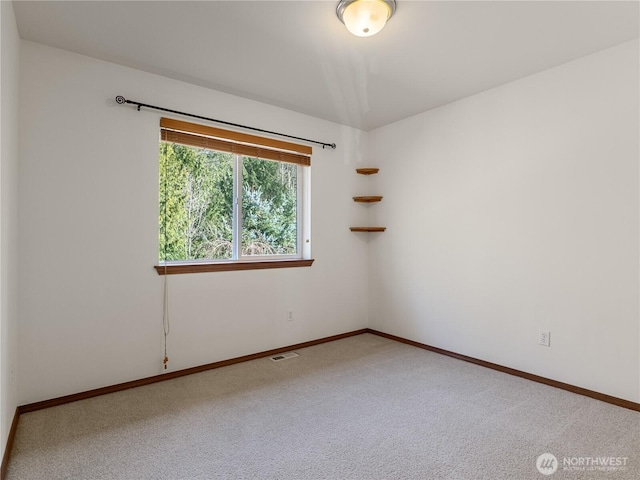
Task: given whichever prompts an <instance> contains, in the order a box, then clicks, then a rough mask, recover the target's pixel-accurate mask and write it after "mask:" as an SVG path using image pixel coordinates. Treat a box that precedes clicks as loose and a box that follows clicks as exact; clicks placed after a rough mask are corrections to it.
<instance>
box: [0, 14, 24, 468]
mask: <svg viewBox="0 0 640 480" xmlns="http://www.w3.org/2000/svg"><path fill="white" fill-rule="evenodd" d="M0 29H1V34H0V110H1V112H2V114H1V116H0V392H1V394H0V432H1V434H0V455H2V454H3V453H4V450H5V446H6V442H7V437H8V434H9V429H10V428H11V422H12V421H13V416H14V413H15V410H16V406H17V405H18V403H17V402H18V398H17V382H16V379H15V378H14V376H13V374H14V369H15V366H16V361H17V347H18V345H17V344H18V341H17V332H18V330H17V322H18V312H17V307H18V302H17V283H18V270H17V257H18V241H17V240H18V218H17V214H18V204H17V201H18V72H19V53H20V52H19V51H20V38H19V37H18V30H17V28H16V21H15V16H14V14H13V4H12V3H11V2H0Z"/></svg>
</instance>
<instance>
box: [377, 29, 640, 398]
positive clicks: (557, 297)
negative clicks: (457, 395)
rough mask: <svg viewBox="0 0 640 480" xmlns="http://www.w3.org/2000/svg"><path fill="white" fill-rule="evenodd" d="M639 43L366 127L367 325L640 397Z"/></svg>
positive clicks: (563, 378)
mask: <svg viewBox="0 0 640 480" xmlns="http://www.w3.org/2000/svg"><path fill="white" fill-rule="evenodd" d="M638 54H639V46H638V41H633V42H631V43H626V44H623V45H620V46H617V47H614V48H611V49H608V50H605V51H602V52H600V53H597V54H594V55H591V56H588V57H585V58H583V59H579V60H577V61H574V62H571V63H568V64H565V65H562V66H560V67H557V68H554V69H551V70H548V71H545V72H541V73H539V74H536V75H533V76H531V77H527V78H524V79H521V80H519V81H516V82H513V83H510V84H507V85H504V86H501V87H499V88H496V89H493V90H490V91H487V92H484V93H482V94H479V95H475V96H473V97H470V98H467V99H464V100H461V101H458V102H456V103H453V104H450V105H446V106H444V107H441V108H438V109H436V110H432V111H429V112H427V113H424V114H421V115H418V116H415V117H412V118H409V119H406V120H403V121H400V122H397V123H394V124H392V125H388V126H385V127H382V128H380V129H378V130H375V131H373V132H370V138H369V140H370V145H369V147H370V149H371V152H372V155H373V158H374V162H375V163H376V164H378V165H379V166H380V167H381V173H380V175H379V177H380V178H379V179H378V181H379V182H380V185H379V193H380V194H382V195H384V197H385V198H384V200H383V202H382V203H381V204H379V205H378V206H377V207H376V210H375V212H376V215H377V220H376V221H377V222H378V223H380V224H382V225H386V226H387V227H388V230H387V232H386V233H384V234H381V235H379V236H378V237H377V238H376V239H375V241H372V242H371V249H370V261H371V263H372V265H373V267H372V271H371V275H372V281H371V291H370V294H369V296H370V299H371V301H372V308H371V319H370V326H371V327H372V328H376V329H379V330H382V331H385V332H389V333H392V334H396V335H400V336H403V337H407V338H410V339H412V340H415V341H419V342H423V343H426V344H429V345H433V346H437V347H441V348H444V349H447V350H451V351H454V352H459V353H462V354H465V355H470V356H472V357H476V358H480V359H484V360H487V361H490V362H495V363H498V364H501V365H506V366H509V367H512V368H516V369H520V370H524V371H526V372H531V373H534V374H538V375H542V376H544V377H548V378H552V379H556V380H559V381H563V382H567V383H570V384H574V385H578V386H581V387H584V388H588V389H592V390H596V391H599V392H603V393H606V394H610V395H614V396H617V397H621V398H625V399H628V400H631V401H635V402H638V401H640V387H639V383H640V358H639V355H640V344H639V338H640V336H639V335H640V332H639V307H638V287H639V285H638V284H639V282H638V276H639V269H638V261H639V255H638V251H639V240H640V239H639V232H638V223H639V217H638V215H639V208H638V200H639V186H638V173H639V169H638V160H639V147H638V145H639V133H638V132H639V128H640V125H639V120H638V115H639V111H640V110H639V104H638V87H639V75H638V67H639V65H638ZM539 329H547V330H550V331H551V347H549V348H546V347H542V346H539V345H538V344H537V339H538V330H539Z"/></svg>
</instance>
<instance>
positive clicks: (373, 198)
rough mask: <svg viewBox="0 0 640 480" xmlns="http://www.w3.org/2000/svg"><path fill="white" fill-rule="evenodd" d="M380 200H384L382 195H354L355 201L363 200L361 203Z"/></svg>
mask: <svg viewBox="0 0 640 480" xmlns="http://www.w3.org/2000/svg"><path fill="white" fill-rule="evenodd" d="M380 200H382V197H381V196H378V195H365V196H363V197H353V201H354V202H361V203H373V202H379V201H380Z"/></svg>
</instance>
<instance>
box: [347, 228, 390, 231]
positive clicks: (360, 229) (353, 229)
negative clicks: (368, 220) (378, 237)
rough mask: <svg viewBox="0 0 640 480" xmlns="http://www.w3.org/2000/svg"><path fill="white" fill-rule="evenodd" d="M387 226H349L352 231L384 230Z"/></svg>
mask: <svg viewBox="0 0 640 480" xmlns="http://www.w3.org/2000/svg"><path fill="white" fill-rule="evenodd" d="M386 229H387V227H350V230H351V231H352V232H384V231H385V230H386Z"/></svg>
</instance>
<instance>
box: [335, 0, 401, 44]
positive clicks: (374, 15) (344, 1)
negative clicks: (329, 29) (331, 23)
mask: <svg viewBox="0 0 640 480" xmlns="http://www.w3.org/2000/svg"><path fill="white" fill-rule="evenodd" d="M395 10H396V2H395V0H340V2H338V6H337V7H336V14H337V15H338V18H339V19H340V21H341V22H342V23H344V24H345V26H346V27H347V30H349V31H350V32H351V33H352V34H354V35H356V36H358V37H370V36H371V35H375V34H376V33H378V32H379V31H380V30H382V29H383V28H384V26H385V24H386V23H387V20H389V19H390V18H391V16H392V15H393V13H394V12H395Z"/></svg>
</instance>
